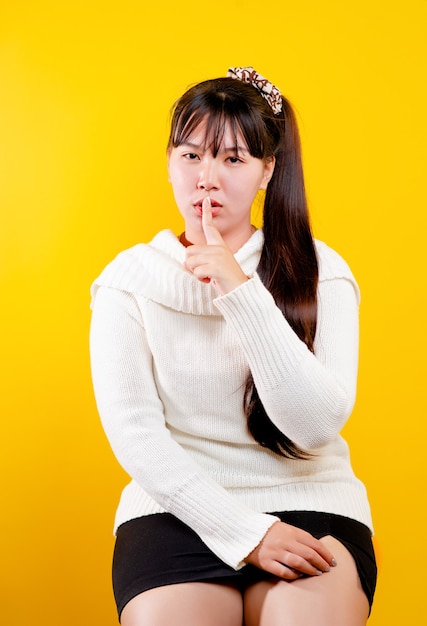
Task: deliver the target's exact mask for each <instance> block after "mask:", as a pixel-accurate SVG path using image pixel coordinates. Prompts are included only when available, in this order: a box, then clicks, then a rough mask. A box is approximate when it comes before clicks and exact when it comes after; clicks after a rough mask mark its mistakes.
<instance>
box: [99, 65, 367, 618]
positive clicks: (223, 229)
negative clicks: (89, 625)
mask: <svg viewBox="0 0 427 626" xmlns="http://www.w3.org/2000/svg"><path fill="white" fill-rule="evenodd" d="M167 153H168V165H169V177H170V181H171V183H172V186H173V190H174V195H175V199H176V204H177V206H178V209H179V211H180V213H181V215H182V216H183V219H184V222H185V231H184V232H183V233H182V234H181V235H180V236H179V237H177V236H176V235H174V234H173V233H172V232H171V231H170V230H166V231H162V232H160V233H159V234H158V235H157V236H156V237H155V238H154V239H153V241H151V242H150V243H149V244H139V245H136V246H135V247H133V248H131V249H130V250H127V251H125V252H122V253H121V254H119V256H118V257H117V258H116V259H115V260H114V261H113V262H112V263H111V264H110V265H108V266H107V268H106V269H105V270H104V271H103V273H102V274H101V276H100V277H99V278H98V279H97V280H96V281H95V283H94V285H93V287H92V295H93V304H92V307H93V318H92V327H91V359H92V369H93V381H94V387H95V394H96V398H97V404H98V407H99V412H100V415H101V419H102V422H103V425H104V428H105V431H106V433H107V436H108V438H109V440H110V443H111V446H112V448H113V450H114V453H115V455H116V456H117V459H118V460H119V462H120V463H121V464H122V466H123V467H124V468H125V470H126V471H127V472H128V473H129V475H130V476H131V478H132V480H131V482H130V484H129V485H128V486H127V487H126V488H125V489H124V491H123V494H122V497H121V501H120V504H119V507H118V510H117V514H116V524H115V528H116V535H117V539H116V546H115V553H114V560H113V583H114V592H115V597H116V602H117V607H118V613H119V618H120V621H121V623H122V626H140V625H141V626H142V625H144V626H165V624H174V626H241V625H242V624H245V626H279V625H280V626H310V625H313V626H314V625H316V626H322V625H324V626H334V625H336V626H338V625H339V626H362V625H363V624H365V623H366V620H367V618H368V614H369V611H370V606H371V603H372V599H373V594H374V588H375V580H376V566H375V557H374V553H373V549H372V542H371V528H372V524H371V516H370V509H369V503H368V500H367V496H366V491H365V488H364V486H363V485H362V484H361V482H360V481H359V480H358V479H357V478H356V477H355V475H354V473H353V471H352V469H351V465H350V460H349V453H348V449H347V445H346V443H345V442H344V440H343V439H342V437H341V436H340V434H339V433H340V430H341V429H342V427H343V425H344V423H345V422H346V420H347V418H348V417H349V415H350V413H351V410H352V407H353V404H354V401H355V391H356V377H357V360H358V300H359V292H358V287H357V284H356V282H355V279H354V277H353V275H352V273H351V271H350V269H349V268H348V266H347V264H346V263H345V262H344V261H343V260H342V258H341V257H340V256H338V254H337V253H336V252H334V251H333V250H331V249H330V248H329V247H327V246H326V245H325V244H323V243H321V242H318V241H314V240H313V238H312V234H311V230H310V224H309V218H308V212H307V205H306V199H305V193H304V182H303V173H302V166H301V154H300V145H299V139H298V132H297V127H296V122H295V117H294V114H293V112H292V109H291V107H290V104H289V102H288V101H287V100H286V99H285V98H284V97H282V95H281V94H280V92H279V90H278V89H277V88H276V87H274V86H273V85H272V84H271V83H269V82H268V81H267V80H266V79H265V78H263V77H262V76H260V75H259V74H258V73H257V72H256V71H255V70H253V68H233V69H231V70H230V71H229V74H228V76H227V77H226V78H219V79H215V80H208V81H206V82H202V83H200V84H198V85H196V86H195V87H192V88H191V89H189V90H188V91H187V92H186V93H185V94H184V95H183V96H182V97H181V98H180V99H179V100H178V102H177V103H176V105H175V108H174V112H173V118H172V127H171V134H170V139H169V145H168V152H167ZM259 190H265V199H264V222H263V229H262V231H261V230H256V229H255V228H254V227H253V226H252V225H251V219H250V210H251V205H252V203H253V201H254V199H255V196H256V195H257V193H258V191H259Z"/></svg>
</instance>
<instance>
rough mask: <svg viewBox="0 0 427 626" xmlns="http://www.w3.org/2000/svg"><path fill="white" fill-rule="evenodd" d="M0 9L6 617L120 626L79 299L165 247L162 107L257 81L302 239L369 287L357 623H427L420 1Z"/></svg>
mask: <svg viewBox="0 0 427 626" xmlns="http://www.w3.org/2000/svg"><path fill="white" fill-rule="evenodd" d="M150 4H151V3H148V2H141V1H138V2H137V1H131V0H122V1H121V2H117V3H114V2H111V1H110V0H104V1H103V2H101V1H100V0H94V1H92V2H91V1H90V0H89V1H88V0H86V1H85V2H83V1H82V0H76V1H75V2H73V3H65V4H63V3H59V2H57V1H55V2H54V1H48V0H38V1H37V2H34V1H33V2H30V1H25V0H22V1H20V0H16V1H15V2H10V1H9V2H6V0H3V2H2V5H1V7H0V15H1V18H0V207H1V222H0V260H1V264H0V271H1V328H0V332H1V337H0V340H1V348H0V349H1V373H0V380H1V384H2V390H1V394H0V403H1V408H0V411H1V439H0V441H1V451H0V459H1V461H0V462H1V467H0V475H1V480H2V487H1V501H2V504H1V506H2V511H1V543H2V548H1V568H0V577H1V579H0V594H1V596H2V598H1V620H2V623H4V624H7V625H8V626H27V625H28V626H30V625H31V626H37V625H38V624H40V625H43V626H76V624H79V626H93V625H98V624H99V625H101V624H102V626H113V625H114V624H116V617H115V609H114V605H113V600H112V594H111V590H110V558H111V550H112V547H113V539H112V535H111V529H112V521H113V514H114V509H115V506H116V503H117V499H118V495H119V492H120V490H121V487H122V486H123V484H124V483H125V481H126V476H125V474H124V472H123V471H122V470H121V469H120V468H119V467H118V465H117V463H116V461H115V459H114V458H113V455H112V453H111V452H110V449H109V446H108V443H107V441H106V439H105V437H104V434H103V432H102V429H101V427H100V424H99V420H98V416H97V412H96V408H95V403H94V399H93V396H92V388H91V381H90V372H89V358H88V346H87V334H88V326H89V320H90V312H89V286H90V284H91V282H92V280H93V279H94V278H95V277H96V276H97V274H98V273H99V272H100V270H101V269H102V268H103V267H104V265H105V264H106V263H107V262H108V261H109V260H110V259H112V257H113V256H115V255H116V253H117V252H119V251H120V250H122V249H123V248H126V247H129V246H131V245H133V244H134V243H137V242H139V241H147V240H148V239H150V238H151V237H152V235H153V234H154V233H155V232H156V231H157V230H159V229H160V228H164V227H171V228H173V229H175V230H176V232H179V231H180V228H181V222H180V219H179V218H178V217H177V214H176V211H175V208H174V205H173V201H172V194H171V191H170V189H169V186H168V183H167V176H166V168H165V158H164V150H165V142H166V137H167V127H168V118H169V108H170V105H171V104H172V102H173V100H174V99H175V98H176V97H178V96H179V95H180V94H181V92H182V91H183V90H184V89H185V88H186V87H187V86H188V85H189V84H190V83H194V82H196V81H199V80H202V79H205V78H208V77H214V76H218V75H223V74H224V73H225V71H226V70H227V68H228V66H229V65H253V66H254V67H256V68H257V69H258V71H259V72H260V73H262V74H264V75H265V76H267V77H268V78H270V79H271V80H272V81H273V82H275V83H276V84H277V85H279V86H280V87H281V88H282V90H283V92H284V93H286V94H287V95H288V96H289V98H290V99H291V101H293V102H294V104H295V107H296V109H297V112H298V117H299V120H300V128H301V134H302V139H303V149H304V161H305V170H306V178H307V187H308V193H309V200H310V206H311V210H312V216H313V224H314V228H315V233H316V236H318V237H319V238H321V239H324V240H326V241H327V242H328V243H329V244H330V245H331V246H333V247H334V248H336V249H337V250H338V251H339V252H340V253H341V254H342V255H343V256H344V257H345V258H346V259H347V260H348V262H349V263H350V265H351V267H352V269H353V270H354V273H355V274H356V276H357V278H358V280H359V283H360V286H361V290H362V307H361V331H362V332H361V342H362V343H361V355H360V357H361V358H360V366H361V368H360V378H359V395H358V401H357V406H356V410H355V411H354V415H353V417H352V419H351V421H350V423H349V424H348V426H346V429H345V431H346V435H347V437H348V439H349V441H350V444H351V447H352V453H353V463H354V467H355V469H356V471H357V473H358V474H359V475H360V477H361V478H362V479H363V480H364V481H365V482H366V484H367V486H368V489H369V493H370V499H371V502H372V508H373V514H374V520H375V526H376V533H377V544H378V550H379V557H380V580H379V586H378V593H377V598H376V603H375V605H374V610H373V614H372V618H371V621H370V624H372V626H384V625H385V624H387V626H390V625H394V624H396V625H400V624H420V623H422V621H423V619H424V617H423V616H424V604H425V576H424V566H425V563H426V561H427V554H426V549H425V522H424V519H425V514H426V509H425V497H424V494H425V479H426V470H425V460H424V454H425V452H424V447H425V437H426V425H425V423H426V417H427V414H426V413H427V412H426V399H425V378H426V368H425V359H426V352H427V344H426V330H425V324H426V306H427V300H426V280H425V270H426V263H425V248H426V244H425V227H426V217H425V215H426V206H425V204H426V203H425V182H426V145H427V133H426V130H427V126H426V111H427V102H426V75H425V69H426V56H427V55H426V43H425V42H426V24H427V21H426V18H427V2H426V1H421V0H418V1H417V0H407V1H406V2H404V3H401V2H396V1H393V0H391V1H390V0H389V1H385V0H380V1H377V2H375V1H372V0H359V1H358V2H348V1H342V2H340V1H338V0H336V1H334V0H323V1H322V2H317V1H315V0H298V1H295V0H293V1H290V0H283V2H281V3H278V2H272V3H265V2H260V1H259V0H256V1H254V0H216V1H215V2H213V3H200V2H194V1H192V2H186V3H179V2H176V1H175V0H173V1H172V0H170V1H169V2H165V1H160V2H158V3H154V5H153V6H150Z"/></svg>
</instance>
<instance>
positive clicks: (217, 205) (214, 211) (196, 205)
mask: <svg viewBox="0 0 427 626" xmlns="http://www.w3.org/2000/svg"><path fill="white" fill-rule="evenodd" d="M203 200H204V198H202V199H201V200H198V201H197V202H195V203H194V205H193V206H194V208H195V209H196V211H197V213H198V214H199V215H202V213H203V209H202V204H203ZM211 207H212V217H215V216H216V215H217V214H218V213H219V209H220V208H221V207H222V204H220V203H219V202H216V200H212V198H211Z"/></svg>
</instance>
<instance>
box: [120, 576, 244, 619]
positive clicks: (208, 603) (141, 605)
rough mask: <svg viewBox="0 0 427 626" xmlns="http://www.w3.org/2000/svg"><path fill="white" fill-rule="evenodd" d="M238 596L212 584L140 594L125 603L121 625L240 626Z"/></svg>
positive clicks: (151, 590) (182, 586) (158, 588)
mask: <svg viewBox="0 0 427 626" xmlns="http://www.w3.org/2000/svg"><path fill="white" fill-rule="evenodd" d="M242 620H243V600H242V594H241V593H240V591H239V590H237V589H235V588H234V587H228V586H227V585H220V584H215V583H182V584H177V585H167V586H165V587H157V588H156V589H150V590H149V591H144V593H140V594H139V595H138V596H136V597H135V598H133V599H132V600H130V602H128V604H126V606H125V608H124V609H123V611H122V615H121V625H122V626H167V625H169V624H171V625H173V626H242Z"/></svg>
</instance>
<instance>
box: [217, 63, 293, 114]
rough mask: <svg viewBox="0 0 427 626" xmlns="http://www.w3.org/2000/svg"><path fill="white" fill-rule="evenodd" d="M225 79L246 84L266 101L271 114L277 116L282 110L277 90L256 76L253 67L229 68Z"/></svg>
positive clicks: (259, 75) (280, 95)
mask: <svg viewBox="0 0 427 626" xmlns="http://www.w3.org/2000/svg"><path fill="white" fill-rule="evenodd" d="M227 77H231V78H236V79H237V80H240V81H241V82H242V83H248V84H249V85H252V86H253V87H255V89H257V90H258V91H259V93H260V94H261V95H262V97H263V98H265V100H267V102H268V104H269V105H270V107H271V108H272V109H273V113H274V114H275V115H277V113H280V112H281V110H282V94H281V93H280V91H279V89H277V87H275V86H274V85H273V83H270V81H269V80H267V79H266V78H264V76H261V74H258V72H257V71H255V70H254V68H253V67H230V68H229V70H228V73H227Z"/></svg>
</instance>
